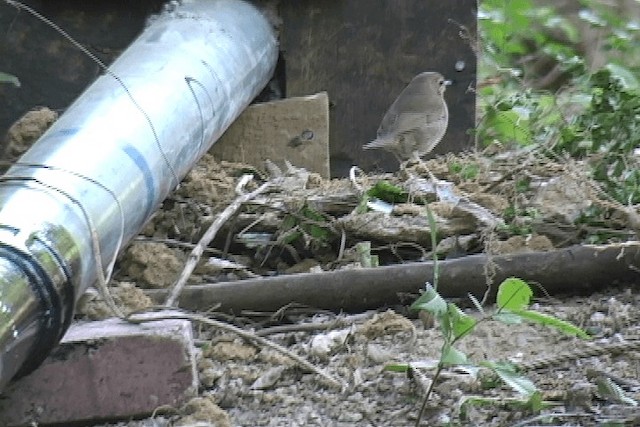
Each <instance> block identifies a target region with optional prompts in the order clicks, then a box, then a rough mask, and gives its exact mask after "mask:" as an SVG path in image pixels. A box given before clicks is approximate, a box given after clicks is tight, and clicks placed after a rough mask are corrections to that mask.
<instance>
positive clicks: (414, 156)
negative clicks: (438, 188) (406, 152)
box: [407, 151, 438, 183]
mask: <svg viewBox="0 0 640 427" xmlns="http://www.w3.org/2000/svg"><path fill="white" fill-rule="evenodd" d="M410 162H415V163H417V164H418V165H420V167H421V169H422V170H424V171H426V172H427V175H429V179H430V180H431V181H433V182H434V183H436V182H438V179H437V178H436V177H435V175H433V174H432V173H431V171H430V170H429V168H428V167H427V164H426V163H425V162H424V161H423V160H422V158H420V154H419V153H418V152H417V151H414V152H413V153H412V154H411V158H410V159H409V160H407V164H408V163H410ZM421 172H422V171H421Z"/></svg>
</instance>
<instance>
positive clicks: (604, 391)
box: [596, 377, 638, 406]
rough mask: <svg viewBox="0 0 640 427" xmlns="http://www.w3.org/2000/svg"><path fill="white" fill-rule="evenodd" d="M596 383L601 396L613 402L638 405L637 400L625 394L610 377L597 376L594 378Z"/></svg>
mask: <svg viewBox="0 0 640 427" xmlns="http://www.w3.org/2000/svg"><path fill="white" fill-rule="evenodd" d="M596 384H597V385H598V395H599V396H600V397H601V398H603V399H606V400H608V401H610V402H614V403H622V404H624V405H629V406H638V402H636V401H635V400H634V399H632V398H631V397H629V396H627V395H626V394H625V392H624V390H622V388H621V387H620V386H619V385H618V384H616V383H614V382H613V381H612V380H611V379H610V378H607V377H598V378H597V379H596Z"/></svg>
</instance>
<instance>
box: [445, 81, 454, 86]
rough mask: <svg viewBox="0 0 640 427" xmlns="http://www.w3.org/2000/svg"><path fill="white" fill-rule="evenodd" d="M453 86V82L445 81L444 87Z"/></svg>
mask: <svg viewBox="0 0 640 427" xmlns="http://www.w3.org/2000/svg"><path fill="white" fill-rule="evenodd" d="M452 84H453V82H452V81H451V80H445V81H444V85H445V86H451V85H452Z"/></svg>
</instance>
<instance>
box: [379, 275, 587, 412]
mask: <svg viewBox="0 0 640 427" xmlns="http://www.w3.org/2000/svg"><path fill="white" fill-rule="evenodd" d="M532 296H533V291H532V290H531V288H530V287H529V285H528V284H527V283H526V282H524V281H523V280H521V279H518V278H514V277H512V278H508V279H506V280H504V281H503V282H502V283H501V284H500V286H499V288H498V294H497V297H496V306H497V309H496V311H495V312H494V313H486V312H485V311H484V309H483V308H482V307H481V306H480V303H479V302H478V301H477V300H475V298H472V301H473V302H474V305H475V306H476V307H477V308H478V309H479V310H480V312H481V314H482V317H481V318H480V319H479V320H476V319H475V318H474V317H471V316H469V315H468V314H466V313H464V312H463V311H462V310H460V308H458V307H457V306H456V305H455V304H454V303H450V302H449V303H447V302H446V301H445V300H444V299H443V298H442V297H441V296H440V295H439V294H438V292H437V291H436V290H435V289H434V288H433V287H432V286H431V285H430V284H428V283H427V286H426V289H425V291H424V293H423V294H422V295H421V296H420V297H419V298H418V299H417V300H416V301H415V302H414V303H413V304H412V305H411V309H413V310H419V311H426V312H427V313H429V314H430V315H432V316H433V317H435V319H436V321H437V323H438V326H439V328H440V332H441V334H442V338H443V344H442V349H441V351H440V360H439V361H438V364H437V366H436V371H435V374H434V377H433V379H432V381H431V384H430V387H429V389H428V390H427V392H426V395H425V397H424V402H423V404H422V408H421V410H420V414H422V412H423V411H424V408H425V405H426V402H427V401H428V400H429V397H430V395H431V392H432V391H433V386H434V384H436V382H437V379H438V377H439V376H440V375H441V373H442V371H443V370H444V369H445V368H447V367H450V366H457V365H464V366H467V367H476V368H477V367H480V368H485V369H488V370H490V371H491V372H493V373H494V374H495V375H496V376H497V377H499V378H500V380H501V381H502V382H504V383H505V384H506V385H508V386H509V387H511V388H512V389H513V390H514V391H516V392H517V393H518V395H519V396H520V397H519V400H518V402H520V403H521V404H522V405H524V406H527V407H529V408H532V409H537V410H539V409H540V407H541V406H542V405H543V404H544V402H542V400H541V398H540V393H539V392H538V390H537V388H536V387H535V385H534V384H533V382H532V381H531V380H529V379H528V378H526V377H525V376H524V375H523V374H522V373H520V372H519V371H518V370H517V367H516V366H514V365H512V364H510V363H508V362H501V361H491V360H485V361H482V362H480V363H479V364H478V365H474V363H473V362H472V361H471V360H469V358H468V357H467V355H466V354H465V353H463V352H462V351H460V350H458V349H457V348H456V344H457V343H458V341H460V340H462V339H463V338H464V337H465V336H467V335H469V334H470V333H472V332H473V330H474V329H475V328H476V326H477V325H478V323H480V322H486V321H489V320H497V321H501V322H503V323H507V324H513V323H518V322H523V321H528V322H532V323H537V324H540V325H544V326H548V327H552V328H554V329H557V330H559V331H561V332H563V333H565V334H568V335H572V336H577V337H579V338H583V339H589V336H588V334H587V333H586V332H585V331H583V330H582V329H580V328H578V327H577V326H574V325H572V324H571V323H569V322H566V321H564V320H561V319H558V318H556V317H554V316H551V315H547V314H544V313H540V312H537V311H534V310H530V309H529V303H530V301H531V297H532ZM385 369H387V370H390V371H394V372H399V371H404V372H408V371H409V370H410V369H412V367H411V365H410V364H393V365H389V366H387V367H386V368H385ZM470 402H471V401H467V403H466V404H469V403H470ZM483 402H484V401H483Z"/></svg>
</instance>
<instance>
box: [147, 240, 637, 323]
mask: <svg viewBox="0 0 640 427" xmlns="http://www.w3.org/2000/svg"><path fill="white" fill-rule="evenodd" d="M491 261H492V262H493V263H494V264H495V266H496V276H495V278H494V281H495V282H500V281H502V280H504V279H505V278H507V277H511V276H517V277H520V278H522V279H523V280H526V281H529V282H537V283H539V284H540V285H541V286H542V287H544V289H545V290H546V292H548V293H549V294H585V293H588V292H593V291H594V290H597V289H601V288H603V287H605V286H611V285H616V284H622V283H632V282H634V281H635V282H637V281H638V280H639V279H640V243H638V242H631V243H626V244H612V245H606V246H594V245H584V246H572V247H569V248H565V249H559V250H555V251H550V252H533V253H523V254H513V255H499V256H493V257H491ZM487 262H488V257H487V256H486V255H471V256H467V257H463V258H456V259H453V260H447V261H440V283H439V286H438V292H440V293H441V294H442V295H443V296H445V297H464V298H466V297H467V295H468V294H469V293H472V294H474V295H476V296H481V295H482V294H484V292H485V290H486V287H487V285H486V280H485V277H484V267H485V264H486V263H487ZM432 277H433V263H432V262H421V263H409V264H400V265H392V266H386V267H378V268H366V269H364V268H363V269H354V270H338V271H330V272H323V273H306V274H294V275H286V276H277V277H267V278H260V279H247V280H242V281H234V282H223V283H215V284H208V285H198V286H188V287H186V288H185V289H184V291H183V294H182V299H181V304H180V305H181V307H183V308H185V309H189V310H195V311H206V310H208V309H209V308H210V307H213V306H215V305H216V304H220V308H219V310H220V311H225V312H233V313H236V314H238V313H240V312H242V311H243V310H256V311H276V310H277V309H278V308H279V307H282V306H284V305H286V304H289V303H291V302H296V303H300V304H305V305H309V306H313V307H317V308H321V309H328V310H332V311H341V310H344V311H350V312H355V311H364V310H367V309H375V308H379V307H384V306H389V305H392V304H397V303H399V302H406V301H401V300H400V296H401V295H403V294H408V293H409V294H410V293H413V294H417V293H418V292H419V291H420V290H421V289H424V284H425V282H427V281H432ZM146 292H147V294H148V295H149V296H151V297H152V299H154V300H155V301H161V300H162V299H163V298H164V297H165V295H166V293H167V292H166V291H163V290H148V291H146Z"/></svg>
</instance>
